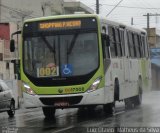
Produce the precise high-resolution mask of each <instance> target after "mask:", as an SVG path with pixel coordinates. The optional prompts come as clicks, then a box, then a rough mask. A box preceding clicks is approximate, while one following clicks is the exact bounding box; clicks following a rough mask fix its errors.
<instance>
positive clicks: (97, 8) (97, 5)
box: [96, 0, 99, 14]
mask: <svg viewBox="0 0 160 133" xmlns="http://www.w3.org/2000/svg"><path fill="white" fill-rule="evenodd" d="M96 13H97V14H99V0H96Z"/></svg>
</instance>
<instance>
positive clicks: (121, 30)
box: [120, 29, 125, 56]
mask: <svg viewBox="0 0 160 133" xmlns="http://www.w3.org/2000/svg"><path fill="white" fill-rule="evenodd" d="M120 40H121V49H122V56H124V55H125V42H124V30H123V29H120Z"/></svg>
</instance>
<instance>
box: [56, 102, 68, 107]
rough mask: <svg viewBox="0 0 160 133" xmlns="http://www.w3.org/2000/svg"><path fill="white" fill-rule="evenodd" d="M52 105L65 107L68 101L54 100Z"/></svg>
mask: <svg viewBox="0 0 160 133" xmlns="http://www.w3.org/2000/svg"><path fill="white" fill-rule="evenodd" d="M54 106H56V107H66V106H69V103H68V102H55V103H54Z"/></svg>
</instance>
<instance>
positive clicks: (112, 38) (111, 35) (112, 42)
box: [109, 26, 117, 57]
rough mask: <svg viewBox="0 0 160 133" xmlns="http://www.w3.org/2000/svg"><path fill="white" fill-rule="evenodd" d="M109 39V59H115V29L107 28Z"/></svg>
mask: <svg viewBox="0 0 160 133" xmlns="http://www.w3.org/2000/svg"><path fill="white" fill-rule="evenodd" d="M109 38H110V50H111V57H116V56H117V47H116V37H115V29H114V28H113V27H111V26H110V27H109Z"/></svg>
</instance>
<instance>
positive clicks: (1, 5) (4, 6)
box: [0, 3, 35, 17]
mask: <svg viewBox="0 0 160 133" xmlns="http://www.w3.org/2000/svg"><path fill="white" fill-rule="evenodd" d="M0 7H3V8H6V9H8V10H10V11H13V12H16V13H20V14H22V15H24V16H25V15H26V14H25V13H23V12H21V11H18V10H16V9H14V8H11V7H9V6H6V5H3V4H1V3H0ZM27 16H29V17H35V16H33V15H27Z"/></svg>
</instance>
